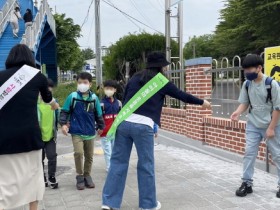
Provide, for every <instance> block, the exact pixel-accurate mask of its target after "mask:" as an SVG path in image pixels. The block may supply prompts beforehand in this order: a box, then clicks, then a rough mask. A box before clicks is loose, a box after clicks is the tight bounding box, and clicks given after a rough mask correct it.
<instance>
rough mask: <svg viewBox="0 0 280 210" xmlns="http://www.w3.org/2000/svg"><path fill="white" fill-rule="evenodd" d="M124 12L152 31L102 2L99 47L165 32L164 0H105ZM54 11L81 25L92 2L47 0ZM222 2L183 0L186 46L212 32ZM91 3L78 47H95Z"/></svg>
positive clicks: (174, 25) (173, 29)
mask: <svg viewBox="0 0 280 210" xmlns="http://www.w3.org/2000/svg"><path fill="white" fill-rule="evenodd" d="M106 1H107V2H110V3H112V4H113V5H114V6H116V7H117V8H119V9H121V10H122V11H123V12H125V13H127V14H129V15H131V16H133V17H134V18H136V19H138V20H139V21H141V22H143V23H145V24H146V25H148V26H150V27H151V28H152V29H154V30H152V29H150V28H148V27H146V26H144V25H142V24H140V23H137V22H136V21H134V23H133V22H131V20H129V19H128V18H127V17H125V16H124V15H123V14H122V13H120V12H119V11H118V10H116V9H114V8H112V7H110V6H109V5H107V4H105V3H104V1H103V0H101V7H100V14H101V45H102V46H107V47H108V46H110V45H111V44H113V43H115V42H116V41H118V40H119V39H120V38H121V37H123V36H125V35H127V34H129V33H140V32H143V31H145V32H148V33H157V32H156V31H160V32H162V33H163V34H164V31H165V12H164V10H165V9H164V2H165V0H106ZM48 2H49V4H50V6H51V7H52V8H53V10H55V9H56V12H57V13H65V14H66V16H67V17H70V18H72V19H73V20H74V22H75V24H79V25H82V23H83V22H84V20H85V17H86V15H87V11H88V8H89V5H90V3H91V0H48ZM223 6H224V3H223V0H184V18H183V20H184V37H183V41H184V43H186V42H187V41H188V40H189V38H190V37H192V36H194V35H196V36H199V35H203V34H209V33H212V32H213V31H214V30H215V27H216V25H217V24H218V23H219V16H220V15H219V11H220V10H221V9H222V8H223ZM172 14H174V15H176V14H177V10H176V8H174V7H173V8H172ZM172 19H173V20H172V21H171V26H172V32H171V33H172V35H176V30H177V27H176V20H175V18H172ZM94 25H95V24H94V3H93V5H92V6H91V9H90V13H89V17H88V20H87V21H86V22H85V24H84V26H83V28H82V35H83V37H81V38H80V39H79V40H78V43H79V45H80V46H81V48H87V47H90V48H93V49H94V48H95V35H94V34H95V29H94Z"/></svg>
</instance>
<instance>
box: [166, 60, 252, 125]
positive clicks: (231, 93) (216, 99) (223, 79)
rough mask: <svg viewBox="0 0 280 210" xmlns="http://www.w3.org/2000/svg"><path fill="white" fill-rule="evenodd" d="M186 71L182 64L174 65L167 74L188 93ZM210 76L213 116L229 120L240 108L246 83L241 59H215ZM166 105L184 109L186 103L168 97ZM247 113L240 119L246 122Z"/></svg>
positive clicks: (209, 72)
mask: <svg viewBox="0 0 280 210" xmlns="http://www.w3.org/2000/svg"><path fill="white" fill-rule="evenodd" d="M185 73H186V70H185V69H183V68H182V66H181V64H180V63H177V64H175V63H172V65H171V70H169V71H167V72H166V73H165V74H166V76H167V78H168V79H169V80H170V81H172V82H173V83H174V84H175V85H176V86H177V87H180V89H181V90H182V91H186V86H185V85H186V80H185ZM207 73H208V74H212V95H211V99H209V100H210V101H211V102H212V104H213V105H216V106H213V108H212V111H213V116H215V117H222V118H229V117H230V115H231V114H232V113H233V112H234V111H235V110H236V108H237V107H238V106H239V102H238V97H239V94H240V90H241V88H242V84H243V82H244V73H243V69H242V67H241V58H240V57H239V56H235V57H234V58H233V59H232V60H229V59H228V58H226V57H224V58H222V59H221V60H220V61H218V60H216V59H213V64H212V69H210V70H209V71H208V72H207ZM164 105H165V106H166V107H171V108H178V109H184V108H186V105H185V103H183V102H180V101H179V100H177V99H174V98H171V97H166V98H165V103H164ZM246 118H247V113H245V114H243V115H242V116H241V117H240V119H241V120H246Z"/></svg>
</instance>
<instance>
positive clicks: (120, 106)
mask: <svg viewBox="0 0 280 210" xmlns="http://www.w3.org/2000/svg"><path fill="white" fill-rule="evenodd" d="M118 103H119V112H120V111H121V109H122V102H121V101H120V100H118Z"/></svg>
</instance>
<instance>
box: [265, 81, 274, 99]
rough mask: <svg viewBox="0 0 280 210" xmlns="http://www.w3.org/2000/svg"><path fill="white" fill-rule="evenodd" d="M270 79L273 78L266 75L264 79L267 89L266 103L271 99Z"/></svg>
mask: <svg viewBox="0 0 280 210" xmlns="http://www.w3.org/2000/svg"><path fill="white" fill-rule="evenodd" d="M272 81H273V78H271V77H267V78H266V80H265V88H266V90H267V97H266V103H268V101H271V100H272V94H271V89H272V85H271V84H272Z"/></svg>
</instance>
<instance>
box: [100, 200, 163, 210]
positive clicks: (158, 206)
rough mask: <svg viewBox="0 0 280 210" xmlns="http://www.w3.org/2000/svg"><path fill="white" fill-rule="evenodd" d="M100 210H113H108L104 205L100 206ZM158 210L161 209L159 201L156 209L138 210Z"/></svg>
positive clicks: (111, 209)
mask: <svg viewBox="0 0 280 210" xmlns="http://www.w3.org/2000/svg"><path fill="white" fill-rule="evenodd" d="M101 209H102V210H114V209H113V208H110V207H109V206H106V205H102V206H101ZM160 209H161V203H160V202H159V201H158V202H157V207H156V208H153V209H142V208H140V210H160Z"/></svg>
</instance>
